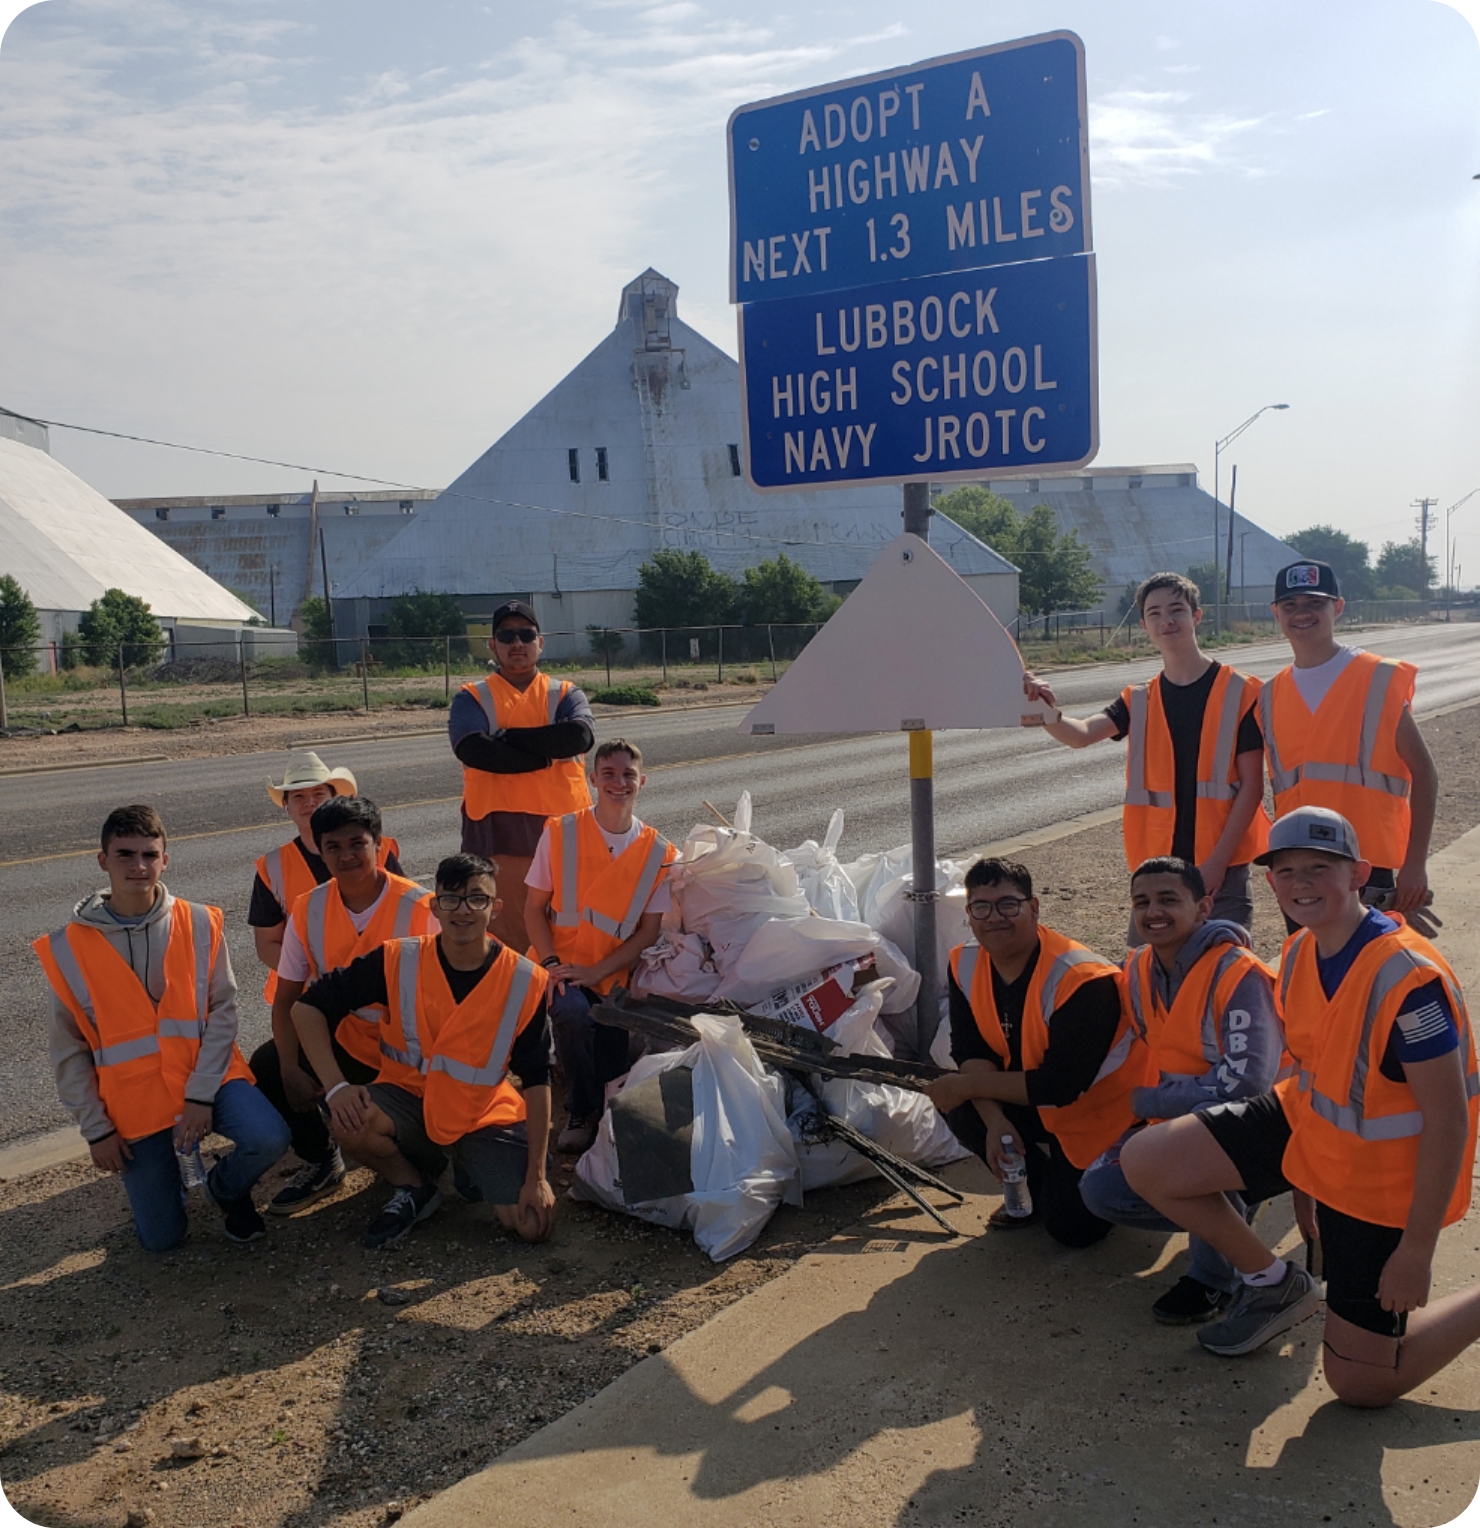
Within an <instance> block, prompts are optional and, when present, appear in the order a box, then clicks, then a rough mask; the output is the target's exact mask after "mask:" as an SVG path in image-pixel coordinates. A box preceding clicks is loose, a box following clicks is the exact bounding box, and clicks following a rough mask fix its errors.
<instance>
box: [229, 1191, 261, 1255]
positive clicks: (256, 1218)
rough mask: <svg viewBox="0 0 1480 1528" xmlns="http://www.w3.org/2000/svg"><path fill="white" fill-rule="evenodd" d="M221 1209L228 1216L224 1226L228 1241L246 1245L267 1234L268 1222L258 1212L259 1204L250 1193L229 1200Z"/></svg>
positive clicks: (241, 1245)
mask: <svg viewBox="0 0 1480 1528" xmlns="http://www.w3.org/2000/svg"><path fill="white" fill-rule="evenodd" d="M221 1209H222V1211H223V1213H224V1214H225V1217H226V1218H225V1220H224V1221H223V1223H222V1228H223V1229H224V1230H225V1232H226V1240H227V1241H232V1242H235V1243H236V1244H237V1245H238V1246H240V1247H245V1246H246V1244H247V1243H248V1242H254V1241H256V1240H257V1239H258V1238H259V1237H262V1236H266V1235H267V1222H266V1221H265V1220H263V1218H262V1217H261V1216H260V1215H259V1214H258V1213H257V1206H256V1205H255V1204H253V1203H252V1197H251V1195H250V1194H243V1195H242V1197H241V1198H240V1199H232V1200H229V1201H228V1202H227V1203H225V1204H223V1205H222V1206H221Z"/></svg>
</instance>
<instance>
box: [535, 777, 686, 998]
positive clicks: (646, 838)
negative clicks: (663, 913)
mask: <svg viewBox="0 0 1480 1528" xmlns="http://www.w3.org/2000/svg"><path fill="white" fill-rule="evenodd" d="M545 832H546V833H547V834H548V835H549V838H550V871H551V875H552V878H553V879H554V882H555V888H554V890H553V891H552V892H551V894H550V912H551V915H552V916H551V918H550V935H551V938H552V939H553V941H554V944H555V953H556V954H557V955H559V957H560V958H561V960H562V961H564V962H566V963H567V964H569V965H574V966H594V965H595V964H596V963H597V961H599V960H605V959H606V957H607V956H608V955H610V954H611V952H612V951H613V950H615V949H616V948H617V947H618V945H621V944H625V943H626V942H627V940H629V939H630V938H631V937H632V936H633V934H634V933H636V932H637V925H638V922H639V921H640V919H641V918H642V915H643V913H644V912H645V911H646V910H647V905H648V899H649V898H650V897H651V896H652V894H653V892H654V891H655V890H656V889H657V887H658V883H659V882H660V881H661V880H662V879H663V874H664V869H665V867H666V866H668V865H671V864H672V863H673V861H674V860H676V859H677V858H678V850H677V849H675V848H674V847H673V845H672V844H671V843H669V842H668V840H667V839H666V838H664V837H663V836H662V834H661V833H659V832H658V830H657V829H656V828H652V827H648V826H646V825H644V827H643V830H642V832H641V833H639V834H638V835H637V837H636V838H635V839H634V840H633V841H632V842H631V843H630V844H628V845H627V847H626V848H625V849H623V850H622V852H621V853H620V854H617V855H613V854H612V852H611V850H610V849H609V848H608V847H607V842H606V840H605V839H604V838H603V837H602V836H601V828H600V826H599V825H598V823H597V821H596V813H595V811H594V810H593V809H592V808H590V807H587V808H586V810H585V811H583V812H572V813H571V814H570V815H569V816H567V817H552V818H551V819H550V821H549V822H548V823H547V824H546V825H545ZM532 953H533V952H532V951H531V954H532ZM629 969H630V968H629ZM628 974H629V972H628V971H614V972H613V973H612V974H611V975H610V976H608V977H606V978H605V979H604V980H603V981H600V982H598V983H597V984H596V990H597V991H598V992H610V991H611V989H612V988H613V987H614V986H615V985H616V984H617V983H618V982H619V981H625V980H626V979H627V976H628Z"/></svg>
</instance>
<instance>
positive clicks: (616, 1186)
mask: <svg viewBox="0 0 1480 1528" xmlns="http://www.w3.org/2000/svg"><path fill="white" fill-rule="evenodd" d="M693 1022H694V1027H695V1029H697V1030H698V1032H699V1039H698V1041H697V1043H696V1044H694V1045H691V1046H689V1048H688V1049H687V1050H683V1051H672V1052H669V1053H668V1054H666V1055H658V1056H643V1057H642V1058H641V1059H640V1060H638V1061H637V1062H636V1063H635V1064H634V1065H633V1067H632V1070H631V1071H630V1072H629V1073H628V1074H627V1077H626V1079H625V1081H624V1082H623V1084H622V1088H621V1090H620V1091H623V1092H625V1091H626V1090H627V1089H629V1088H632V1087H634V1086H636V1085H638V1084H640V1083H643V1082H646V1081H647V1080H648V1079H649V1078H652V1077H656V1076H657V1075H658V1074H659V1073H661V1072H666V1071H670V1070H672V1069H673V1068H676V1067H687V1068H689V1070H690V1071H691V1072H692V1073H693V1076H692V1079H691V1081H692V1088H693V1125H692V1135H691V1140H690V1150H689V1171H690V1176H691V1179H692V1185H693V1186H692V1189H691V1191H690V1192H687V1193H683V1194H678V1195H674V1196H671V1197H669V1198H664V1199H652V1200H647V1201H645V1202H642V1203H638V1204H628V1203H627V1202H626V1198H625V1196H624V1194H623V1189H622V1181H621V1165H620V1160H619V1157H618V1152H617V1144H616V1138H615V1136H614V1135H613V1132H612V1114H611V1111H610V1110H608V1111H607V1112H606V1113H605V1114H604V1115H603V1116H602V1120H601V1128H600V1130H598V1132H597V1135H596V1142H595V1144H594V1145H593V1146H592V1147H591V1149H590V1150H589V1151H588V1152H587V1153H586V1154H585V1155H584V1156H583V1157H582V1158H581V1159H580V1161H579V1162H577V1163H576V1171H575V1183H574V1184H573V1185H572V1187H571V1191H570V1192H571V1197H572V1198H575V1199H583V1200H587V1201H589V1202H591V1203H593V1204H601V1205H605V1206H606V1208H607V1209H610V1210H618V1211H620V1212H622V1213H623V1214H627V1215H635V1216H636V1217H637V1218H638V1219H640V1220H647V1221H651V1222H653V1223H654V1224H655V1225H660V1226H671V1227H673V1228H674V1229H675V1230H682V1229H688V1230H691V1231H692V1232H693V1235H694V1240H695V1241H696V1242H697V1243H698V1244H699V1246H700V1247H702V1248H703V1249H704V1251H705V1252H707V1253H708V1254H709V1256H710V1257H711V1258H713V1259H714V1261H715V1262H717V1263H718V1262H722V1261H723V1260H724V1259H725V1258H728V1257H734V1255H735V1254H736V1253H737V1252H743V1251H744V1250H745V1249H746V1248H747V1247H748V1246H750V1244H751V1243H752V1242H753V1241H754V1240H755V1239H756V1237H757V1236H759V1235H760V1233H761V1229H762V1228H763V1227H764V1226H765V1224H766V1222H767V1221H768V1220H769V1219H770V1218H771V1215H772V1213H773V1212H774V1211H775V1209H776V1206H777V1205H778V1204H780V1203H781V1202H782V1200H783V1199H788V1200H789V1201H790V1202H791V1203H793V1204H800V1203H801V1186H800V1181H799V1169H798V1164H797V1153H796V1145H795V1143H794V1142H793V1140H792V1137H791V1133H790V1131H789V1130H788V1129H787V1125H786V1105H785V1096H786V1088H785V1083H784V1081H783V1079H782V1077H781V1076H780V1075H779V1074H778V1073H776V1072H772V1071H770V1070H768V1069H767V1068H765V1067H763V1066H762V1065H761V1063H760V1062H759V1061H758V1060H757V1059H756V1055H755V1051H754V1050H752V1049H751V1045H750V1041H749V1040H747V1039H746V1038H745V1034H744V1032H743V1030H742V1029H741V1027H740V1021H739V1020H738V1019H736V1018H734V1017H732V1016H729V1017H727V1016H725V1015H712V1014H700V1015H699V1016H698V1017H697V1018H695V1019H694V1021H693Z"/></svg>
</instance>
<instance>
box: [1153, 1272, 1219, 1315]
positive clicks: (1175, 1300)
mask: <svg viewBox="0 0 1480 1528" xmlns="http://www.w3.org/2000/svg"><path fill="white" fill-rule="evenodd" d="M1232 1303H1233V1294H1232V1292H1231V1291H1229V1290H1226V1289H1214V1288H1213V1286H1212V1285H1211V1284H1204V1283H1203V1281H1202V1280H1201V1279H1194V1278H1193V1277H1192V1276H1191V1275H1190V1274H1183V1275H1182V1277H1181V1278H1180V1279H1178V1280H1177V1282H1176V1283H1175V1284H1173V1285H1172V1287H1171V1288H1170V1289H1169V1290H1167V1292H1166V1293H1165V1294H1164V1295H1163V1296H1162V1297H1161V1299H1159V1300H1158V1301H1157V1302H1156V1304H1155V1305H1153V1306H1152V1307H1151V1314H1152V1315H1153V1316H1155V1318H1156V1319H1157V1320H1158V1321H1160V1322H1161V1324H1162V1325H1163V1326H1200V1325H1201V1324H1202V1323H1203V1322H1204V1321H1211V1320H1212V1319H1213V1318H1214V1317H1215V1316H1217V1315H1220V1314H1221V1313H1222V1312H1223V1311H1225V1310H1227V1309H1228V1307H1229V1306H1230V1305H1231V1304H1232Z"/></svg>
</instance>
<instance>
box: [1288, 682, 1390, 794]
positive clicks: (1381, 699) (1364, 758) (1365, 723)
mask: <svg viewBox="0 0 1480 1528" xmlns="http://www.w3.org/2000/svg"><path fill="white" fill-rule="evenodd" d="M1397 671H1398V669H1397V665H1396V664H1395V663H1393V662H1392V661H1391V660H1389V659H1386V658H1385V659H1383V660H1382V661H1381V662H1379V663H1378V664H1377V666H1376V667H1375V668H1374V670H1373V672H1372V676H1371V678H1370V679H1369V680H1368V683H1367V698H1366V700H1365V702H1364V703H1363V706H1362V730H1361V734H1360V736H1359V738H1358V740H1357V762H1356V763H1355V764H1324V763H1322V762H1320V761H1319V760H1315V761H1313V762H1308V763H1305V764H1303V765H1297V766H1296V767H1295V768H1294V769H1286V768H1285V766H1284V764H1283V762H1282V761H1281V759H1280V750H1279V743H1278V741H1277V740H1276V738H1275V732H1274V683H1273V681H1271V682H1270V683H1269V684H1266V685H1264V686H1262V687H1261V688H1260V691H1259V726H1260V729H1261V731H1262V732H1263V733H1264V750H1265V754H1266V755H1267V758H1268V765H1269V783H1270V785H1271V786H1272V787H1273V788H1274V793H1275V795H1276V796H1279V795H1281V794H1282V793H1283V792H1285V791H1289V790H1293V789H1294V788H1295V787H1296V786H1297V785H1299V784H1300V782H1301V780H1320V781H1323V782H1326V783H1328V784H1333V785H1360V786H1364V787H1365V788H1366V789H1368V790H1374V791H1381V792H1382V793H1383V794H1385V795H1388V796H1397V797H1400V798H1404V799H1406V798H1407V796H1408V795H1409V789H1410V782H1409V781H1407V780H1405V779H1403V778H1402V777H1401V776H1399V775H1385V774H1383V773H1382V771H1381V770H1377V769H1374V768H1373V767H1372V760H1373V758H1374V757H1375V756H1376V752H1377V729H1378V726H1379V724H1380V723H1381V721H1382V712H1383V707H1384V706H1385V705H1386V704H1387V693H1388V687H1389V686H1390V685H1391V684H1392V682H1393V676H1394V674H1396V673H1397ZM1290 682H1291V683H1292V684H1293V683H1294V681H1293V680H1291V681H1290Z"/></svg>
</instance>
